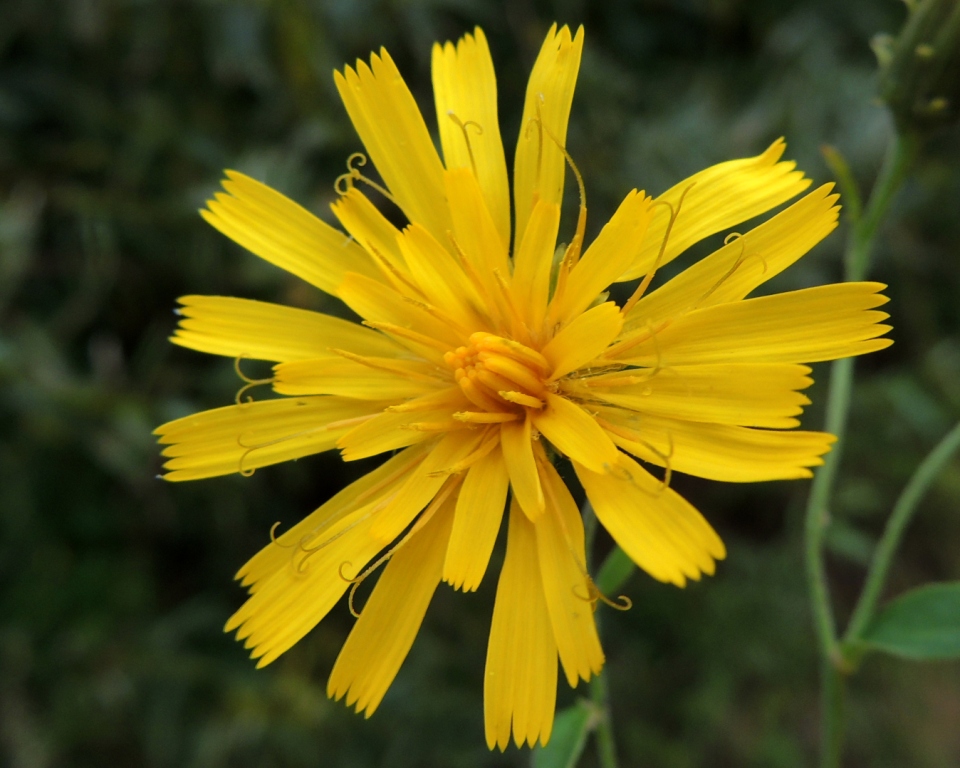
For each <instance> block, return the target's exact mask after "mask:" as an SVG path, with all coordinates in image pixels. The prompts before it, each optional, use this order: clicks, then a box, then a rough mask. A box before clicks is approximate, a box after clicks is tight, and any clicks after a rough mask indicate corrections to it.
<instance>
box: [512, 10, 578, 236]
mask: <svg viewBox="0 0 960 768" xmlns="http://www.w3.org/2000/svg"><path fill="white" fill-rule="evenodd" d="M582 51H583V27H580V28H579V29H578V30H577V34H576V37H573V38H571V35H570V30H569V29H568V28H567V27H563V28H561V29H560V31H559V32H558V31H557V25H556V24H554V25H553V26H552V27H550V31H549V32H547V37H546V39H545V40H544V41H543V47H542V48H541V49H540V55H539V56H538V57H537V61H536V63H535V64H534V65H533V71H532V72H531V73H530V81H529V83H528V84H527V96H526V100H525V101H524V104H523V118H522V119H521V121H520V136H519V137H518V138H517V154H516V159H515V160H514V166H513V202H514V209H515V219H516V231H515V232H514V243H521V242H523V235H524V231H525V230H526V228H527V220H528V219H529V218H530V214H531V213H532V212H533V209H534V207H535V206H536V204H537V202H538V201H541V200H543V201H545V202H548V203H553V204H556V205H559V204H560V202H561V201H562V200H563V177H564V172H565V171H566V160H565V159H564V156H563V152H561V151H560V147H559V146H557V144H558V142H559V144H560V146H565V145H566V141H567V122H568V120H569V119H570V105H571V104H572V103H573V91H574V88H575V87H576V85H577V74H578V73H579V71H580V55H581V53H582ZM551 136H552V138H551Z"/></svg>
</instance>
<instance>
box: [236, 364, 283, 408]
mask: <svg viewBox="0 0 960 768" xmlns="http://www.w3.org/2000/svg"><path fill="white" fill-rule="evenodd" d="M249 358H250V355H248V354H247V353H246V352H243V353H241V354H239V355H237V357H236V358H234V361H233V370H234V371H235V372H236V374H237V376H238V377H239V378H240V380H241V381H243V382H246V383H245V384H244V385H243V386H242V387H240V389H238V390H237V394H236V395H235V396H234V398H233V400H234V402H235V403H236V404H237V405H239V406H241V407H242V406H244V405H249V404H250V403H252V402H253V398H252V397H248V398H247V399H246V400H242V398H243V396H244V394H246V393H247V392H249V391H250V390H251V389H253V388H254V387H261V386H263V385H264V384H273V382H274V377H273V376H271V377H270V378H269V379H251V378H250V377H249V376H247V375H246V374H245V373H244V372H243V371H242V370H240V361H241V360H248V359H249Z"/></svg>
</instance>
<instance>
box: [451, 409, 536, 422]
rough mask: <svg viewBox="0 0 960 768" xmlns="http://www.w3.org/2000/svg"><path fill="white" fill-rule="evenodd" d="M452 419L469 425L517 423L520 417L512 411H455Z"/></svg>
mask: <svg viewBox="0 0 960 768" xmlns="http://www.w3.org/2000/svg"><path fill="white" fill-rule="evenodd" d="M453 418H454V419H456V420H457V421H465V422H469V423H471V424H505V423H506V422H508V421H519V420H520V418H521V416H520V414H519V413H514V412H513V411H457V412H456V413H455V414H453Z"/></svg>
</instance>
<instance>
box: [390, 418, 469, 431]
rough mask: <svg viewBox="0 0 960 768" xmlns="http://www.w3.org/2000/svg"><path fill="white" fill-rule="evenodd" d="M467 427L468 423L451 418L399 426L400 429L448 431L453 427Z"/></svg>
mask: <svg viewBox="0 0 960 768" xmlns="http://www.w3.org/2000/svg"><path fill="white" fill-rule="evenodd" d="M468 428H469V425H468V424H463V423H461V422H459V421H455V420H453V419H447V420H446V421H415V422H412V423H410V424H404V425H403V426H401V427H400V429H412V430H413V431H414V432H450V431H451V430H455V429H468Z"/></svg>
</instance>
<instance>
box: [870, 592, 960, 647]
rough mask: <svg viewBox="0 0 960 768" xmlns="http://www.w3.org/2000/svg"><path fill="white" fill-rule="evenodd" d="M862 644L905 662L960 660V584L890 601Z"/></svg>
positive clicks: (909, 593)
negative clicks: (903, 659) (900, 658)
mask: <svg viewBox="0 0 960 768" xmlns="http://www.w3.org/2000/svg"><path fill="white" fill-rule="evenodd" d="M862 641H863V643H864V644H865V645H866V646H868V647H869V648H872V649H875V650H878V651H884V652H885V653H890V654H893V655H894V656H900V657H902V658H905V659H915V660H918V661H923V660H932V659H956V658H960V582H957V581H953V582H947V583H944V584H928V585H926V586H923V587H919V588H918V589H914V590H912V591H910V592H907V593H906V594H904V595H901V596H900V597H898V598H897V599H896V600H893V601H891V602H890V603H888V604H887V605H886V606H885V607H884V609H883V610H882V611H881V612H880V613H879V614H878V615H877V617H876V618H875V619H874V620H873V621H872V622H871V623H870V625H869V626H868V627H867V630H866V631H865V632H864V633H863V637H862Z"/></svg>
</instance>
